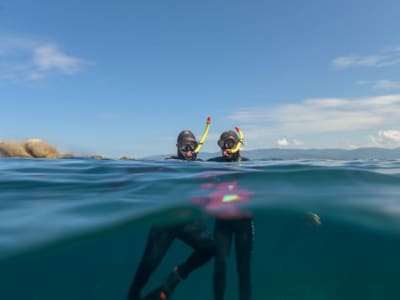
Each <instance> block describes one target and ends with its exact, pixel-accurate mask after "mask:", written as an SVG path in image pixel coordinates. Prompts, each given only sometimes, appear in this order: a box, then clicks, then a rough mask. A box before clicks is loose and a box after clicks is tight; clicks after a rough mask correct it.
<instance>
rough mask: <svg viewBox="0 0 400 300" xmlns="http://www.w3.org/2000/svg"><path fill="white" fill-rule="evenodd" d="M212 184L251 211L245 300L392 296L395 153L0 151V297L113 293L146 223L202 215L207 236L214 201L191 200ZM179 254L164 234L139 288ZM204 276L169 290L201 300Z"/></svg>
mask: <svg viewBox="0 0 400 300" xmlns="http://www.w3.org/2000/svg"><path fill="white" fill-rule="evenodd" d="M227 185H228V186H234V188H233V189H231V190H229V189H225V190H226V195H224V188H223V187H226V186H227ZM221 187H222V188H221ZM216 191H218V193H217V194H218V195H221V197H227V198H226V199H230V200H238V201H234V205H236V207H237V208H238V209H239V210H246V211H251V213H252V214H253V219H254V224H255V235H254V249H253V254H252V291H253V299H255V300H257V299H260V300H261V299H296V300H298V299H304V300H305V299H307V300H312V299H332V300H333V299H335V300H337V299H342V300H345V299H352V300H354V299H363V300H367V299H385V300H388V299H400V288H399V285H398V278H399V277H400V160H392V161H382V160H368V161H366V160H364V161H361V160H360V161H329V160H296V161H294V160H293V161H263V160H257V161H249V162H242V163H231V164H224V163H211V162H182V161H114V160H101V161H98V160H90V159H61V160H40V159H17V158H12V159H11V158H7V159H6V158H2V159H0V299H2V300H3V299H4V300H8V299H13V300H14V299H15V300H22V299H29V300H33V299H37V300H47V299H52V300H53V299H58V300H61V299H74V300H81V299H82V300H83V299H96V300H106V299H107V300H109V299H113V300H117V299H126V296H127V292H128V288H129V285H130V283H131V280H132V278H133V275H134V272H135V270H136V267H137V265H138V263H139V260H140V258H141V256H142V254H143V251H144V246H145V243H146V239H147V234H148V232H149V228H150V226H151V225H153V224H156V225H159V226H168V225H170V224H175V223H179V222H184V221H187V220H190V219H192V218H199V217H201V218H204V219H205V222H206V223H207V225H208V226H209V230H210V232H212V230H213V223H214V217H215V214H216V213H221V212H223V210H224V206H223V205H220V206H219V207H218V209H216V210H205V207H203V206H198V205H197V204H194V203H197V202H196V201H195V200H196V199H207V198H208V197H209V196H210V195H211V194H213V195H215V193H216ZM243 195H245V196H244V197H243ZM241 199H245V201H240V200H241ZM229 202H230V203H232V201H229ZM317 216H319V218H320V222H315V221H316V217H317ZM313 221H314V222H313ZM190 253H191V249H190V248H189V247H188V246H187V245H185V244H184V243H182V242H181V241H178V240H177V241H175V242H174V243H173V246H172V247H171V249H170V250H169V252H168V254H167V255H166V257H165V258H164V260H163V261H162V264H161V265H160V266H159V267H158V268H157V270H156V272H155V273H154V274H153V276H152V278H151V280H150V282H149V283H148V285H147V287H146V291H149V290H151V289H152V288H154V287H156V286H157V285H159V284H160V283H161V281H163V280H164V279H165V278H166V276H167V275H168V273H169V272H170V270H171V268H172V267H173V266H175V265H176V264H177V263H180V262H182V260H183V259H184V258H185V257H187V256H188V255H189V254H190ZM234 256H235V253H234V252H233V253H232V254H231V261H230V265H229V274H228V281H227V292H226V299H238V296H237V294H238V293H237V274H236V266H235V257H234ZM212 273H213V262H209V263H207V264H206V265H205V266H203V267H201V268H200V269H198V270H196V271H195V272H194V273H192V274H191V275H190V277H189V278H188V279H186V280H185V281H183V282H182V283H181V284H180V285H179V286H178V288H177V290H176V292H175V293H174V295H173V299H177V300H178V299H192V300H197V299H198V300H200V299H202V300H203V299H212V298H213V297H212Z"/></svg>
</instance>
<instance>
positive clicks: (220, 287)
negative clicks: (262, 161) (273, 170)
mask: <svg viewBox="0 0 400 300" xmlns="http://www.w3.org/2000/svg"><path fill="white" fill-rule="evenodd" d="M247 160H248V159H247V158H245V157H241V156H240V154H239V153H237V154H236V155H235V156H234V157H233V158H232V159H227V158H225V157H223V156H220V157H214V158H211V159H209V160H208V161H216V162H238V161H247ZM253 235H254V225H253V219H252V217H250V216H245V217H240V218H234V219H219V218H217V219H216V221H215V227H214V240H215V244H216V253H215V266H214V279H213V282H214V300H223V299H224V295H225V288H226V273H227V269H228V262H229V256H230V251H231V246H232V242H233V238H235V251H236V269H237V273H238V277H239V299H240V300H250V299H251V274H250V273H251V272H250V261H251V252H252V247H253Z"/></svg>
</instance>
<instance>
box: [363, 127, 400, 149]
mask: <svg viewBox="0 0 400 300" xmlns="http://www.w3.org/2000/svg"><path fill="white" fill-rule="evenodd" d="M369 139H370V141H371V143H372V145H374V146H378V147H400V131H399V130H381V131H379V132H378V134H377V135H371V136H369Z"/></svg>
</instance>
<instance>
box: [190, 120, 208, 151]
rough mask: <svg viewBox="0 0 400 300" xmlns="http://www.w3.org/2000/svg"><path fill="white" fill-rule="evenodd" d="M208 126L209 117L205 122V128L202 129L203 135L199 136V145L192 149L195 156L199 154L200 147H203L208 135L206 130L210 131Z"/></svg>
mask: <svg viewBox="0 0 400 300" xmlns="http://www.w3.org/2000/svg"><path fill="white" fill-rule="evenodd" d="M210 124H211V117H207V121H206V128H205V129H204V132H203V135H202V136H201V139H200V141H199V143H198V144H197V147H196V149H194V151H193V153H195V154H197V153H199V152H200V149H201V147H203V144H204V141H205V140H206V138H207V135H208V130H209V129H210Z"/></svg>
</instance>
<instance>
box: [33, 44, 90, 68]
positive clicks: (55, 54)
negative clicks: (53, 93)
mask: <svg viewBox="0 0 400 300" xmlns="http://www.w3.org/2000/svg"><path fill="white" fill-rule="evenodd" d="M33 54H34V57H33V62H34V64H35V65H36V66H37V67H38V68H39V69H40V70H51V69H55V70H60V71H61V72H62V73H65V74H74V73H76V72H78V71H79V70H80V68H81V67H82V65H83V64H84V62H83V61H82V60H81V59H79V58H76V57H73V56H68V55H66V54H65V53H62V52H61V51H60V50H59V49H58V48H57V46H55V45H50V44H45V45H40V46H38V47H36V48H35V49H33Z"/></svg>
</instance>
